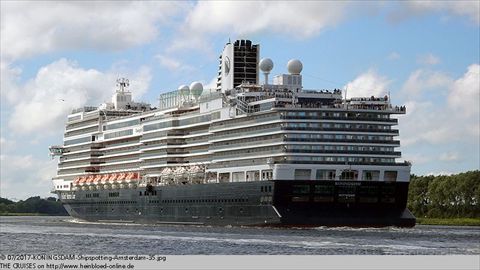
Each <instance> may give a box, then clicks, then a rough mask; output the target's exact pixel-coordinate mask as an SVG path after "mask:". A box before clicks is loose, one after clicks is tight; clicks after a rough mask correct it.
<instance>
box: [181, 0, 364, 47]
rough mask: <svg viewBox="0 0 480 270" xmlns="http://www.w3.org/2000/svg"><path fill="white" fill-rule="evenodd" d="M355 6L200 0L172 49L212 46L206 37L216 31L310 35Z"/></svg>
mask: <svg viewBox="0 0 480 270" xmlns="http://www.w3.org/2000/svg"><path fill="white" fill-rule="evenodd" d="M352 5H353V4H351V3H346V2H325V1H320V2H316V1H291V2H289V1H277V2H275V1H235V2H233V1H232V2H230V1H199V2H197V3H196V5H195V6H194V7H193V8H192V9H191V10H190V12H189V13H188V15H187V17H186V20H185V23H184V24H183V25H182V27H181V31H180V33H179V36H178V37H177V38H176V39H175V41H174V44H173V45H172V48H173V49H179V48H192V47H195V48H199V47H200V48H206V47H209V44H208V42H207V41H206V40H205V36H206V35H209V34H216V33H224V34H228V35H233V37H238V38H245V37H246V36H252V35H255V34H260V33H275V34H281V35H286V36H290V37H294V38H308V37H311V36H314V35H317V34H318V33H320V32H321V31H322V30H324V29H325V28H328V27H331V26H334V25H336V24H337V23H339V22H340V21H341V20H343V19H344V17H346V16H345V15H346V12H347V8H348V7H349V6H352ZM359 9H360V7H359Z"/></svg>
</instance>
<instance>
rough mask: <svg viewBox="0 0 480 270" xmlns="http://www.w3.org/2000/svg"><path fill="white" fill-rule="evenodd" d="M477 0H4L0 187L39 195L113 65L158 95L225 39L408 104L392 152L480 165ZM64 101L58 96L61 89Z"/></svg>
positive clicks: (437, 169)
mask: <svg viewBox="0 0 480 270" xmlns="http://www.w3.org/2000/svg"><path fill="white" fill-rule="evenodd" d="M479 10H480V2H479V1H452V2H449V1H441V2H437V1H421V2H416V1H404V2H390V1H386V2H380V1H379V2H373V1H368V2H358V1H355V2H346V1H342V2H328V1H321V2H312V1H307V2H297V1H295V2H287V1H285V2H247V1H245V2H235V3H234V2H220V1H215V2H214V1H210V2H160V1H159V2H126V1H122V2H119V3H114V2H100V3H92V2H84V1H81V2H73V3H67V2H65V3H62V2H43V3H37V2H27V1H22V2H13V1H12V2H9V1H2V2H1V138H0V142H1V156H0V158H1V178H0V180H1V182H0V187H1V189H0V196H2V197H8V198H15V199H23V198H26V197H28V196H31V195H37V194H38V195H41V196H48V195H49V190H50V188H51V184H50V179H49V178H50V177H51V176H53V175H54V174H55V170H56V160H51V159H50V158H49V156H48V146H49V145H53V144H61V142H62V132H63V125H64V120H65V118H66V114H67V113H68V112H69V111H70V110H71V109H72V108H74V107H79V106H83V105H98V104H100V103H101V102H103V101H104V100H106V99H108V98H109V97H110V95H111V93H112V91H113V90H114V88H115V79H116V78H117V77H128V78H129V79H130V80H131V82H132V83H131V87H130V88H131V91H132V92H133V93H134V97H135V98H137V99H141V100H144V101H148V102H151V103H152V104H153V105H155V104H156V98H157V97H158V95H159V94H160V93H162V92H165V91H169V90H174V89H176V88H177V87H178V86H179V85H181V84H189V83H190V82H192V81H196V80H199V81H202V82H204V83H205V84H209V83H210V82H211V81H212V79H214V78H215V76H216V72H217V68H218V54H219V53H220V52H221V50H222V48H223V46H224V44H225V43H226V42H227V41H228V39H229V38H231V39H232V40H234V39H236V38H248V39H251V40H252V41H253V42H255V43H260V44H261V55H262V57H269V58H272V59H273V61H274V65H275V67H274V69H273V71H272V73H273V74H280V73H284V72H286V63H287V61H288V60H289V59H291V58H298V59H300V60H301V61H302V62H303V64H304V69H303V72H302V73H303V76H304V79H303V80H304V87H305V88H308V89H324V88H342V89H344V88H345V87H346V86H348V89H349V90H348V94H349V96H361V95H367V96H371V95H384V94H386V93H388V92H390V94H391V96H392V98H393V103H394V104H397V105H406V106H407V111H408V113H407V115H403V116H399V122H400V139H401V142H402V145H401V148H400V150H401V151H402V152H403V159H405V160H410V161H412V162H413V167H412V172H413V173H415V174H448V173H457V172H462V171H467V170H475V169H479V166H480V165H479V163H480V160H479V152H480V146H479V140H480V135H479V134H480V130H479V129H480V127H479V122H480V120H479V109H478V108H479V107H480V104H479V103H480V100H479V99H480V94H479V93H480V86H479V85H480V82H479V80H480V79H479V77H480V66H479V64H480V52H479V48H480V34H479V26H480V14H479V13H480V11H479ZM61 99H64V100H65V101H64V102H62V101H60V100H61Z"/></svg>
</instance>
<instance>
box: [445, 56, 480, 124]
mask: <svg viewBox="0 0 480 270" xmlns="http://www.w3.org/2000/svg"><path fill="white" fill-rule="evenodd" d="M479 101H480V65H479V64H473V65H470V66H469V67H468V68H467V72H466V73H465V74H464V75H463V76H462V77H461V78H459V79H458V80H456V81H455V82H454V83H453V86H452V89H451V91H450V94H449V96H448V104H449V105H450V106H451V107H452V108H454V109H455V110H457V111H460V112H461V113H462V114H463V115H464V116H465V117H476V118H477V119H478V116H479V114H480V111H479V106H480V104H479ZM477 123H478V121H477ZM477 126H478V125H477ZM477 131H478V129H477Z"/></svg>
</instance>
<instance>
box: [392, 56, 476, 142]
mask: <svg viewBox="0 0 480 270" xmlns="http://www.w3.org/2000/svg"><path fill="white" fill-rule="evenodd" d="M479 67H480V66H479V65H478V64H473V65H471V66H469V67H468V69H467V72H466V73H465V74H464V75H462V77H461V78H459V79H457V80H454V79H452V78H447V77H445V78H444V80H445V82H450V83H445V84H444V85H443V88H444V89H441V88H440V87H441V85H440V84H438V85H436V86H438V87H439V88H438V89H439V91H442V92H443V91H445V92H447V95H445V96H444V100H442V99H440V100H437V101H435V103H433V101H430V100H428V101H425V100H424V99H432V96H431V95H430V96H425V97H417V96H411V97H410V98H411V99H410V100H409V101H407V102H406V104H405V105H406V107H407V114H406V115H405V116H403V117H401V119H400V121H399V126H400V127H399V129H400V130H401V133H400V140H401V141H402V144H403V145H405V146H412V145H415V144H418V143H429V144H443V143H446V142H448V143H454V142H463V143H467V144H471V145H472V147H477V149H478V147H479V141H480V120H479V113H480V112H479V107H480V104H479V103H480V99H479V98H480V97H479V95H480V94H479V92H480V89H479V87H480V86H479V78H478V76H479V71H478V70H479ZM416 72H417V71H415V72H413V73H412V75H414V74H415V73H416ZM412 75H411V76H410V77H412ZM407 82H408V81H407ZM422 82H423V83H425V81H422ZM427 82H428V80H427ZM452 82H453V83H452ZM406 84H407V83H406ZM418 87H419V89H422V88H428V83H427V84H425V85H422V84H420V85H419V86H418Z"/></svg>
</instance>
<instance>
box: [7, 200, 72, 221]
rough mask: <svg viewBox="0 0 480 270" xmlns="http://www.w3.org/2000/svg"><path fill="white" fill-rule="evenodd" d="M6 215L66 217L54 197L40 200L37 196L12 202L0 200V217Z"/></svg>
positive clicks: (61, 206)
mask: <svg viewBox="0 0 480 270" xmlns="http://www.w3.org/2000/svg"><path fill="white" fill-rule="evenodd" d="M8 213H28V214H44V215H51V216H65V215H68V213H67V211H66V210H65V208H64V207H63V205H62V203H61V202H60V201H59V200H57V199H56V198H54V197H48V198H46V199H42V198H40V197H39V196H36V197H30V198H28V199H26V200H24V201H23V200H22V201H18V202H13V201H11V200H8V199H4V198H0V215H1V214H8Z"/></svg>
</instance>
